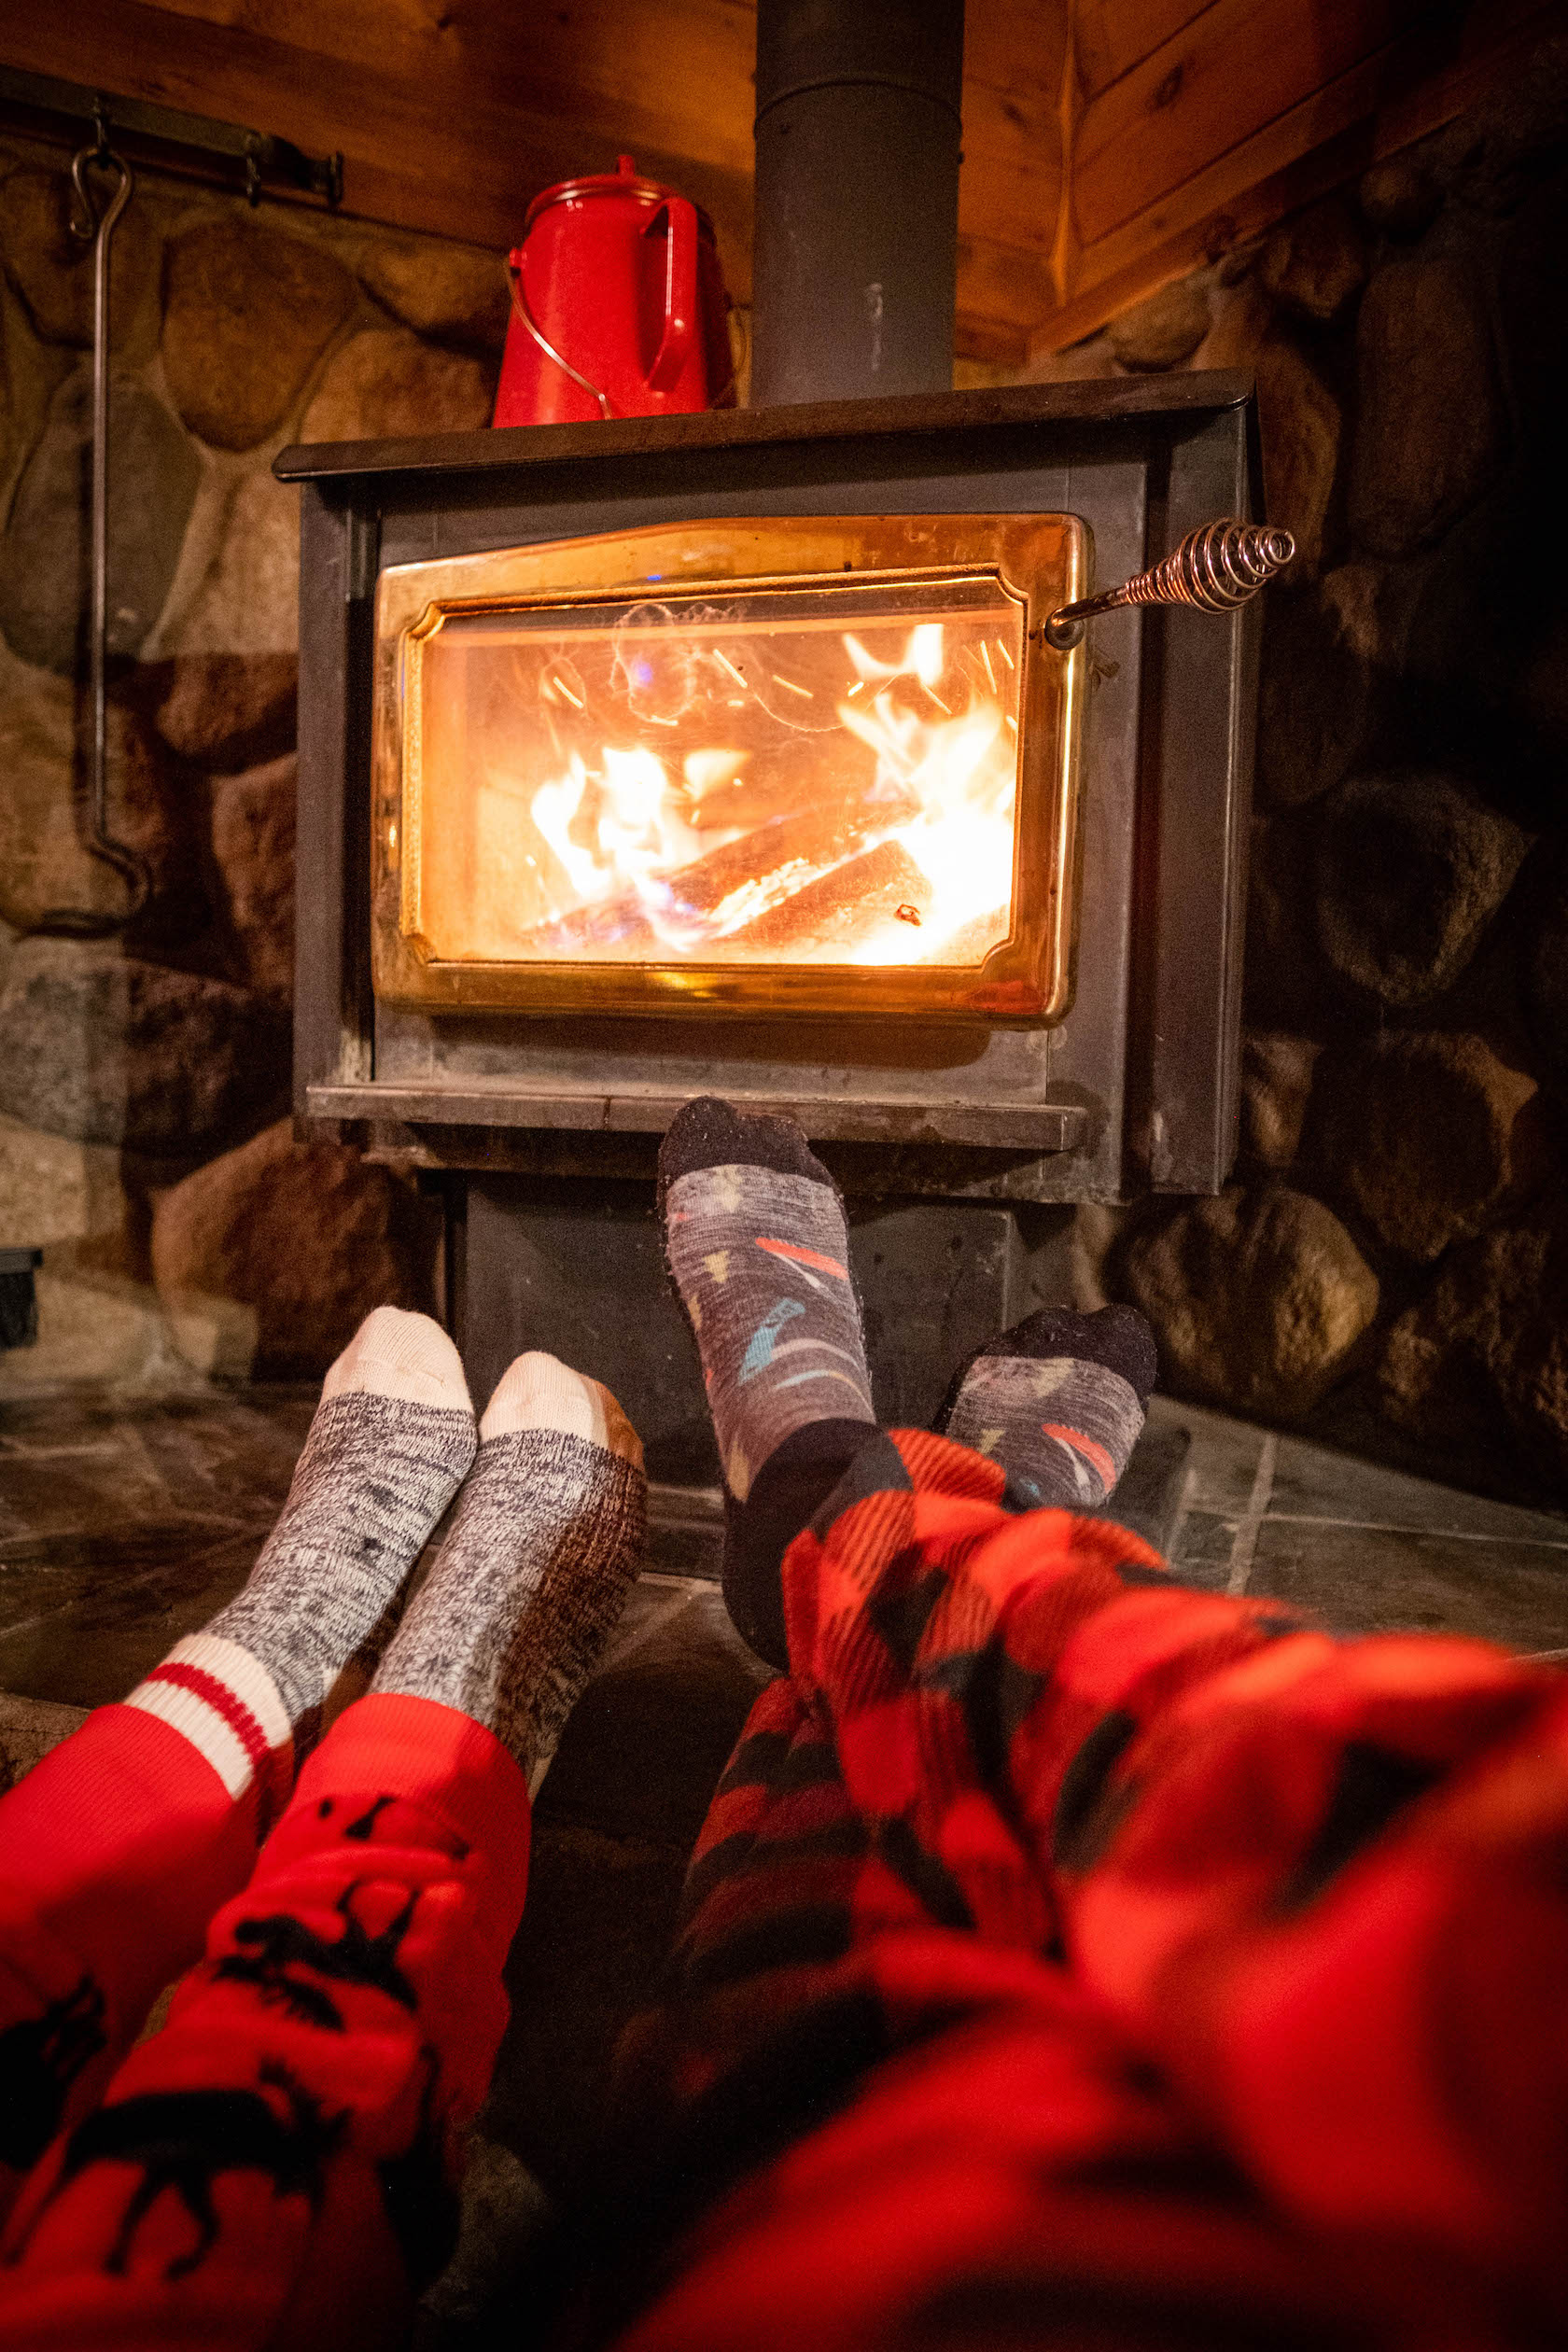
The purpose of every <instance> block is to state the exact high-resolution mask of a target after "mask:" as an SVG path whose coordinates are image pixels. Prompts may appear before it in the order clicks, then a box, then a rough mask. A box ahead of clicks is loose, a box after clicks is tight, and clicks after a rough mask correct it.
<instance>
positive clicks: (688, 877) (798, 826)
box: [516, 788, 920, 963]
mask: <svg viewBox="0 0 1568 2352" xmlns="http://www.w3.org/2000/svg"><path fill="white" fill-rule="evenodd" d="M919 814H920V802H919V799H918V797H917V795H916V794H915V793H914V792H912V791H906V792H903V793H900V794H897V795H889V794H888V793H887V792H886V791H885V790H884V791H882V792H880V793H878V792H876V791H875V790H874V789H872V788H862V789H861V791H860V792H859V793H858V794H856V795H855V796H854V797H853V798H850V797H845V798H844V799H841V800H838V801H836V802H834V803H832V804H830V805H828V806H827V807H825V808H822V807H819V808H811V809H803V810H800V811H798V812H797V813H795V814H793V815H791V816H787V817H776V818H774V819H772V821H771V822H770V823H768V824H765V825H759V826H758V827H757V828H756V830H755V831H754V832H752V833H747V834H746V835H744V837H743V838H742V839H741V840H739V841H730V842H726V843H725V844H724V846H723V847H721V848H719V849H713V850H710V851H709V852H708V854H707V857H706V858H698V859H697V860H695V861H694V862H693V864H691V865H687V866H681V867H679V869H678V870H677V871H676V872H675V873H674V874H671V875H665V876H663V877H661V880H660V884H659V891H660V897H661V900H662V904H661V906H660V908H659V912H660V914H661V916H662V917H664V918H665V921H667V923H668V924H669V925H670V926H671V927H679V929H681V930H686V929H688V928H691V929H700V927H701V925H702V924H703V922H704V919H705V918H711V917H714V916H715V915H717V913H718V911H719V909H720V907H721V905H722V904H723V903H724V901H725V900H726V899H727V898H730V897H732V896H733V895H734V893H735V891H737V890H739V889H743V888H745V886H746V885H748V884H758V885H760V886H763V890H764V891H765V888H766V885H767V883H768V882H769V880H770V878H772V877H774V876H778V875H783V874H784V872H785V871H786V869H791V868H792V869H796V870H798V871H799V873H800V876H801V880H802V882H803V883H804V884H807V885H809V884H811V883H814V882H815V880H816V879H817V877H818V876H819V875H823V874H825V873H827V872H829V871H831V870H832V869H833V868H835V867H839V866H842V865H844V864H845V863H846V861H847V860H850V859H852V858H854V857H855V856H856V853H857V852H858V851H859V850H860V849H861V848H862V847H863V846H864V845H865V843H866V842H867V841H868V840H869V839H870V838H871V836H872V835H873V834H874V833H887V832H889V831H890V830H891V829H892V828H893V827H894V826H896V825H906V824H908V823H910V822H911V821H912V819H915V818H916V817H917V816H918V815H919ZM796 895H798V893H796ZM900 895H901V896H902V897H903V898H908V897H909V896H910V893H909V891H908V890H903V891H902V892H901V893H900ZM786 903H787V902H786ZM756 919H758V920H761V919H763V917H761V916H759V917H757V918H756ZM595 950H596V951H597V952H598V953H599V954H601V955H605V954H609V955H613V956H614V957H615V958H616V959H617V960H619V959H622V958H624V957H636V958H638V959H642V960H644V961H647V962H651V963H656V962H659V961H660V960H662V959H663V958H665V956H667V955H668V953H669V952H670V951H669V947H668V945H667V944H666V943H665V941H663V940H661V938H660V936H659V933H658V931H657V930H656V929H655V927H654V924H653V922H652V921H651V917H650V915H649V910H648V906H647V903H646V902H645V901H644V899H643V898H642V896H641V895H640V894H639V893H638V892H637V891H635V890H624V891H621V892H619V893H618V894H617V895H616V896H615V897H614V898H613V899H605V900H601V901H600V902H599V903H597V904H596V905H592V906H580V907H575V908H574V909H573V910H572V912H571V913H570V914H568V915H563V916H560V917H557V918H556V920H555V921H554V922H552V923H540V924H539V925H537V926H536V927H535V928H534V929H533V930H532V931H528V932H526V933H525V936H524V938H523V939H522V941H521V942H520V944H519V945H518V948H517V950H516V952H517V954H518V955H519V956H520V957H523V958H525V959H530V960H532V959H536V958H545V957H558V956H582V955H585V954H586V955H592V954H593V953H594V952H595Z"/></svg>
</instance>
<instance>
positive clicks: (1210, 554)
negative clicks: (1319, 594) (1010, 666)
mask: <svg viewBox="0 0 1568 2352" xmlns="http://www.w3.org/2000/svg"><path fill="white" fill-rule="evenodd" d="M1294 555H1295V539H1292V537H1291V535H1290V533H1289V532H1288V531H1278V530H1274V529H1272V528H1271V527H1270V526H1269V525H1267V524H1266V523H1241V522H1239V521H1238V520H1237V519H1236V517H1235V516H1234V515H1231V516H1226V517H1225V518H1224V519H1223V520H1222V521H1220V522H1218V523H1205V524H1204V525H1203V527H1202V528H1201V530H1197V531H1189V532H1188V534H1187V536H1186V538H1185V539H1183V541H1182V543H1181V545H1180V546H1179V547H1174V548H1172V550H1171V552H1170V553H1169V555H1168V556H1166V558H1165V560H1164V561H1163V563H1158V564H1155V565H1153V566H1151V567H1150V569H1149V570H1148V571H1141V572H1136V573H1135V574H1134V575H1133V577H1132V579H1131V580H1124V581H1123V582H1122V584H1121V586H1120V587H1119V588H1107V589H1105V590H1103V591H1102V593H1101V594H1100V595H1098V596H1085V597H1082V598H1081V599H1080V600H1079V602H1078V603H1077V604H1070V605H1062V606H1061V607H1060V608H1059V609H1058V610H1057V611H1056V612H1053V613H1052V615H1051V617H1050V619H1049V620H1048V621H1047V622H1046V623H1045V637H1046V642H1047V643H1048V644H1050V645H1054V646H1055V647H1056V648H1057V651H1058V652H1061V653H1065V652H1067V651H1069V650H1070V649H1071V647H1072V646H1074V645H1076V644H1077V642H1078V640H1079V638H1080V637H1082V636H1083V634H1084V623H1085V621H1092V620H1093V619H1094V617H1095V615H1096V614H1097V613H1099V612H1114V611H1115V610H1116V609H1117V607H1118V606H1119V605H1193V606H1196V607H1197V609H1198V610H1199V611H1200V612H1230V611H1232V610H1234V609H1235V607H1236V606H1237V605H1242V604H1245V603H1246V602H1247V599H1248V598H1249V597H1250V596H1255V595H1257V592H1258V590H1259V589H1260V588H1262V587H1265V586H1267V582H1268V581H1271V580H1272V579H1273V577H1274V575H1275V573H1276V572H1280V571H1283V569H1284V567H1285V566H1286V565H1287V564H1288V563H1289V562H1290V561H1291V560H1292V558H1293V557H1294Z"/></svg>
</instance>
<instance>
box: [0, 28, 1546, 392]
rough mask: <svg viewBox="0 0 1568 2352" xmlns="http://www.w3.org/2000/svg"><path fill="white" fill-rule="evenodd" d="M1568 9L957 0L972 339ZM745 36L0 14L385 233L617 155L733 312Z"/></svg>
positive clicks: (1030, 312)
mask: <svg viewBox="0 0 1568 2352" xmlns="http://www.w3.org/2000/svg"><path fill="white" fill-rule="evenodd" d="M844 4H845V5H850V4H851V0H844ZM853 4H854V5H861V0H853ZM1554 23H1561V0H1471V5H1468V6H1466V7H1463V9H1455V8H1444V9H1438V8H1435V7H1433V6H1431V5H1430V0H1425V5H1422V0H969V7H968V22H967V27H966V39H965V76H964V163H963V169H962V174H961V175H960V182H959V227H960V237H961V250H960V255H959V322H958V346H959V351H960V352H962V353H964V354H965V355H967V356H968V357H974V358H987V359H990V360H993V361H996V360H1001V361H1006V360H1010V359H1021V358H1022V357H1024V355H1025V352H1026V349H1027V348H1028V347H1029V346H1030V345H1031V344H1032V347H1033V348H1035V349H1036V350H1047V349H1056V348H1058V347H1060V346H1061V345H1062V344H1064V343H1069V342H1071V341H1074V340H1076V339H1077V338H1078V337H1079V336H1081V335H1084V334H1086V333H1089V332H1091V331H1092V330H1093V329H1095V328H1096V327H1098V326H1099V325H1101V324H1102V323H1103V322H1104V320H1105V319H1106V318H1107V317H1109V316H1110V315H1113V312H1114V311H1115V310H1116V309H1118V308H1120V307H1122V306H1123V305H1124V304H1125V303H1127V302H1129V301H1136V300H1137V299H1138V298H1139V297H1140V296H1141V295H1142V294H1145V293H1147V292H1149V291H1150V290H1151V289H1152V288H1153V287H1155V286H1157V285H1159V284H1161V283H1162V282H1163V281H1164V279H1166V278H1168V277H1169V276H1171V275H1173V274H1175V273H1177V272H1178V271H1180V270H1182V269H1184V268H1190V267H1191V266H1193V264H1194V263H1195V262H1197V261H1198V260H1200V259H1203V258H1204V257H1205V256H1206V255H1211V254H1213V253H1216V252H1218V251H1221V250H1224V249H1225V246H1226V245H1229V244H1230V243H1232V242H1234V241H1235V239H1236V238H1237V237H1238V236H1239V235H1242V234H1248V233H1251V232H1252V231H1254V230H1256V229H1260V228H1265V227H1267V225H1268V223H1269V222H1270V221H1272V220H1274V219H1277V218H1278V217H1280V215H1281V212H1282V211H1284V210H1286V209H1288V208H1289V207H1290V206H1291V205H1292V204H1295V203H1302V202H1304V201H1306V200H1307V199H1308V198H1309V197H1310V196H1311V195H1313V194H1315V193H1316V192H1318V190H1319V189H1322V188H1323V187H1326V186H1328V185H1331V184H1333V182H1334V181H1335V180H1336V179H1342V178H1344V177H1346V176H1347V175H1352V174H1353V173H1354V172H1356V171H1357V170H1359V169H1360V168H1362V166H1363V165H1364V164H1365V162H1366V161H1370V160H1372V158H1373V157H1374V156H1376V155H1378V154H1382V153H1387V152H1390V151H1392V150H1393V148H1394V147H1397V146H1399V145H1401V144H1404V143H1406V142H1407V141H1408V140H1409V139H1412V138H1415V137H1418V136H1420V135H1421V134H1422V133H1425V132H1427V131H1429V130H1432V129H1434V128H1435V127H1436V126H1437V124H1439V123H1441V122H1442V121H1445V120H1447V119H1449V116H1451V115H1452V114H1453V113H1454V112H1456V111H1458V109H1459V108H1460V107H1462V106H1463V105H1466V104H1468V103H1470V102H1471V100H1472V99H1473V98H1474V97H1475V95H1476V94H1477V91H1479V90H1480V89H1481V88H1482V87H1484V86H1485V84H1486V83H1487V82H1488V81H1489V80H1491V79H1492V78H1494V77H1496V75H1497V74H1498V73H1499V72H1501V71H1503V70H1505V65H1506V63H1507V61H1508V59H1509V58H1511V57H1513V56H1515V55H1517V54H1518V53H1519V49H1521V47H1522V46H1523V45H1524V43H1525V42H1526V41H1527V40H1530V39H1533V38H1536V37H1539V35H1541V34H1542V33H1543V32H1544V31H1545V30H1547V27H1548V26H1550V25H1552V24H1554ZM754 40H755V9H754V6H753V5H752V0H548V5H540V4H539V0H69V5H53V6H49V5H40V4H39V0H0V58H4V60H5V62H7V63H10V64H13V65H18V66H21V67H24V68H27V69H29V70H31V71H33V72H36V73H44V74H53V75H58V76H60V77H63V79H66V80H70V81H77V82H82V83H86V84H88V85H89V86H91V87H97V88H102V89H105V90H107V91H119V92H121V93H123V94H124V95H126V96H133V97H140V98H145V99H147V100H150V101H153V102H155V103H162V104H165V105H173V106H178V107H184V108H187V109H189V110H190V111H192V112H195V113H201V114H209V115H217V116H219V117H221V118H223V119H227V120H230V121H235V122H245V123H250V124H253V125H254V126H255V127H256V128H258V129H259V130H263V131H271V132H275V133H281V134H282V135H283V136H284V137H286V138H290V139H293V140H295V141H296V142H297V143H298V144H299V145H300V146H301V147H305V148H307V149H309V150H310V151H312V152H314V153H322V152H326V151H329V150H330V149H332V148H334V147H341V148H342V149H343V155H344V159H345V161H344V182H345V193H344V209H345V211H346V212H347V213H349V214H350V215H351V216H356V217H362V218H365V219H368V220H376V221H385V222H387V223H389V224H392V225H395V226H398V227H406V228H410V229H418V230H427V231H434V232H436V233H439V234H441V235H446V236H455V237H462V238H465V239H468V240H469V241H470V242H473V243H475V244H479V245H490V246H492V247H494V248H496V249H497V250H502V249H504V248H505V247H506V246H507V245H511V243H513V242H514V241H515V239H516V236H517V234H518V231H519V230H520V228H521V223H522V217H523V214H524V212H525V208H526V205H527V203H528V200H529V199H530V197H531V196H533V195H534V194H535V193H536V192H537V190H538V189H539V188H541V187H543V186H545V185H546V184H548V183H549V182H550V181H552V180H554V179H560V178H564V177H568V176H572V175H578V174H581V173H583V172H594V171H606V170H609V169H612V168H613V165H614V161H615V157H616V154H617V152H618V151H620V150H622V149H623V148H624V149H629V150H630V151H631V152H632V153H634V154H635V155H636V157H637V162H638V164H639V165H640V166H641V167H642V168H643V169H644V170H645V171H647V172H649V173H651V174H652V175H655V176H657V177H660V178H665V179H668V180H670V181H671V182H672V183H673V184H674V185H676V186H677V187H679V188H680V189H683V190H684V191H685V192H687V193H688V194H690V195H691V196H693V197H694V198H695V199H696V200H697V202H699V203H703V204H705V205H706V206H707V209H708V211H709V212H710V213H711V214H712V216H713V218H714V222H715V226H716V228H717V231H718V233H719V241H720V251H721V259H722V261H723V265H724V273H725V276H726V279H727V281H728V283H729V285H730V287H731V289H732V291H733V292H734V293H735V296H736V298H737V299H738V300H740V301H746V300H747V299H748V298H749V287H750V234H751V217H750V212H751V115H752V106H753V92H752V78H751V68H752V52H753V46H754Z"/></svg>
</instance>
